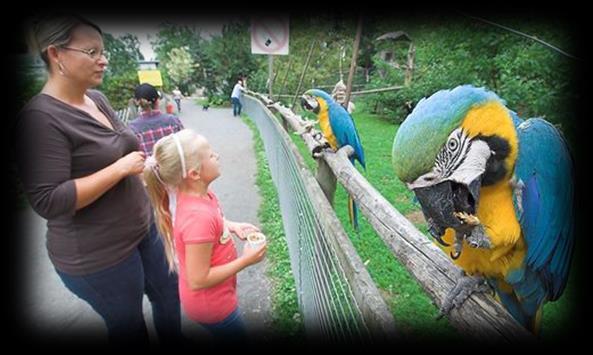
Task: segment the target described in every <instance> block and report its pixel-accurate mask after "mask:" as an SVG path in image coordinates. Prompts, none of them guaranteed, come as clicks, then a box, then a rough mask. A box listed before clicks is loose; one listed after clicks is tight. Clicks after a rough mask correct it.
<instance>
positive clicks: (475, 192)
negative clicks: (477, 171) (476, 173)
mask: <svg viewBox="0 0 593 355" xmlns="http://www.w3.org/2000/svg"><path fill="white" fill-rule="evenodd" d="M479 190H480V180H479V179H476V180H474V181H473V182H472V183H471V184H470V185H469V186H466V185H464V184H459V183H456V182H453V181H443V182H441V183H438V184H436V185H432V186H427V187H419V188H416V189H414V193H415V194H416V197H417V198H418V202H420V206H422V213H423V214H424V217H425V218H426V221H427V222H428V231H429V232H430V234H431V235H432V236H433V237H434V238H435V239H436V240H437V241H438V242H439V243H440V244H442V245H444V246H449V244H447V243H446V242H445V241H444V240H443V239H442V237H443V235H444V234H445V230H446V229H447V228H453V229H462V228H463V227H464V226H463V225H462V223H461V221H460V220H459V219H458V218H457V217H456V216H455V214H454V213H455V212H466V213H468V214H475V213H476V208H477V203H478V198H479Z"/></svg>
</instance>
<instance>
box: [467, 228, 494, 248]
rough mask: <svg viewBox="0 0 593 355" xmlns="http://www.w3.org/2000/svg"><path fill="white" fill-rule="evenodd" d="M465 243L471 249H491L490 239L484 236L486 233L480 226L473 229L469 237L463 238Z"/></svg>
mask: <svg viewBox="0 0 593 355" xmlns="http://www.w3.org/2000/svg"><path fill="white" fill-rule="evenodd" d="M465 241H466V242H467V244H468V245H469V246H470V247H472V248H481V249H490V248H491V247H492V243H491V242H490V237H489V236H488V235H486V231H484V227H483V226H482V225H481V224H480V225H479V226H477V227H476V228H474V229H473V230H472V232H471V233H470V235H468V236H466V237H465Z"/></svg>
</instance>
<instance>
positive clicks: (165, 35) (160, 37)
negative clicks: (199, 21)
mask: <svg viewBox="0 0 593 355" xmlns="http://www.w3.org/2000/svg"><path fill="white" fill-rule="evenodd" d="M203 42H204V41H203V40H202V38H201V36H200V32H199V30H197V29H195V28H191V27H189V26H185V25H176V24H173V23H169V22H165V23H163V24H161V25H160V27H159V32H158V33H157V35H156V38H155V40H154V41H152V42H151V44H152V46H153V49H154V52H155V53H156V57H157V59H158V60H159V61H160V65H161V67H163V68H165V69H166V70H163V71H162V72H161V75H162V77H163V86H164V88H165V90H170V89H171V88H170V87H169V85H170V83H169V82H170V81H172V79H173V78H172V77H171V76H170V73H169V70H168V69H167V68H172V67H171V66H170V65H168V63H169V62H170V60H171V58H170V57H169V54H170V53H171V51H172V50H173V49H178V48H184V50H185V51H186V52H187V53H188V54H189V56H190V58H191V60H192V62H193V63H202V61H203V57H204V54H203V49H202V47H203ZM173 58H175V56H174V57H173ZM200 66H202V64H200ZM194 69H197V68H196V67H194ZM203 78H204V75H203V70H194V75H192V76H188V77H186V79H187V80H186V81H185V82H184V84H178V83H177V82H176V84H177V85H182V86H183V85H185V91H187V90H188V89H189V88H190V87H192V86H199V85H200V83H201V81H202V80H203ZM182 89H183V88H182Z"/></svg>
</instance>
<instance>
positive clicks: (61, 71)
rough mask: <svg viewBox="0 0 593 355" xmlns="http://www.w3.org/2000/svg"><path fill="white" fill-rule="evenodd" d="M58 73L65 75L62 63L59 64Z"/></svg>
mask: <svg viewBox="0 0 593 355" xmlns="http://www.w3.org/2000/svg"><path fill="white" fill-rule="evenodd" d="M58 72H59V73H60V75H64V66H63V65H62V63H61V62H58Z"/></svg>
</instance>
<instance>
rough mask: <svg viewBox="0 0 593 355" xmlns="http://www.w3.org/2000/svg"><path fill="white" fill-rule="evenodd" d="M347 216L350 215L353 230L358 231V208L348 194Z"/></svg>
mask: <svg viewBox="0 0 593 355" xmlns="http://www.w3.org/2000/svg"><path fill="white" fill-rule="evenodd" d="M348 216H349V217H350V224H352V226H353V227H354V230H355V231H357V232H358V208H357V207H356V203H355V202H354V200H353V199H352V197H350V196H348Z"/></svg>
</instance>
